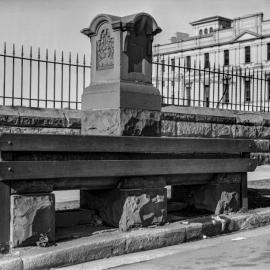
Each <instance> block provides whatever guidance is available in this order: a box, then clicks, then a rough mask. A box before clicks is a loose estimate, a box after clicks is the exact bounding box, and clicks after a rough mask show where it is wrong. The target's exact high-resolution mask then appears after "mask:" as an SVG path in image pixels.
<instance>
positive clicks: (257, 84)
mask: <svg viewBox="0 0 270 270" xmlns="http://www.w3.org/2000/svg"><path fill="white" fill-rule="evenodd" d="M256 81H257V83H256V86H257V90H256V97H257V100H256V111H258V107H259V105H258V103H259V93H258V92H259V70H258V69H257V78H256Z"/></svg>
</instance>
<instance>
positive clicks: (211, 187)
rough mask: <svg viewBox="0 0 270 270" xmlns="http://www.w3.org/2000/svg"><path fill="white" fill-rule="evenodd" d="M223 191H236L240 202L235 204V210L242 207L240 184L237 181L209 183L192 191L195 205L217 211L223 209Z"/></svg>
mask: <svg viewBox="0 0 270 270" xmlns="http://www.w3.org/2000/svg"><path fill="white" fill-rule="evenodd" d="M223 192H226V193H236V194H237V195H238V196H236V195H234V196H233V198H234V199H235V200H238V204H233V205H236V206H235V207H234V208H233V210H234V211H238V210H239V207H240V201H239V199H240V196H239V194H240V184H235V183H224V184H208V185H205V186H202V187H201V188H200V189H197V190H194V192H193V193H192V194H193V203H194V206H195V207H196V208H198V209H204V210H208V211H210V212H212V213H215V212H216V210H217V209H221V206H222V203H221V202H222V201H223V200H222V193H223ZM234 199H233V201H234ZM220 201H221V202H220ZM234 202H235V201H234ZM237 206H238V208H237Z"/></svg>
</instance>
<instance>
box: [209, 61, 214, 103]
mask: <svg viewBox="0 0 270 270" xmlns="http://www.w3.org/2000/svg"><path fill="white" fill-rule="evenodd" d="M208 62H209V64H208V65H209V66H208V89H209V90H208V91H209V93H208V99H209V101H208V104H209V106H208V107H211V106H210V104H211V103H210V97H211V79H210V75H211V73H210V72H211V64H210V61H208ZM212 104H213V103H212Z"/></svg>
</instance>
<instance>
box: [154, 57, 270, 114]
mask: <svg viewBox="0 0 270 270" xmlns="http://www.w3.org/2000/svg"><path fill="white" fill-rule="evenodd" d="M269 74H270V73H269V71H268V72H267V71H266V70H264V69H263V68H262V67H261V65H260V66H257V67H253V68H243V67H239V66H238V67H235V66H222V67H220V66H218V67H217V66H215V65H213V66H212V67H211V66H210V63H209V62H207V63H204V66H203V67H202V66H201V63H199V64H198V66H196V64H195V63H194V64H193V65H191V63H190V62H185V61H183V60H182V62H181V60H180V59H175V58H173V59H170V58H167V59H166V60H165V59H164V58H161V59H160V58H158V59H156V60H155V61H154V62H153V84H154V86H156V87H157V88H158V89H159V90H160V92H161V95H162V104H163V106H167V105H177V106H195V107H210V108H222V109H231V110H243V111H267V112H269V110H270V76H269Z"/></svg>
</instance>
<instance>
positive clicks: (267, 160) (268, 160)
mask: <svg viewBox="0 0 270 270" xmlns="http://www.w3.org/2000/svg"><path fill="white" fill-rule="evenodd" d="M250 157H251V158H255V159H256V160H257V166H260V165H267V164H270V153H251V154H250Z"/></svg>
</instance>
